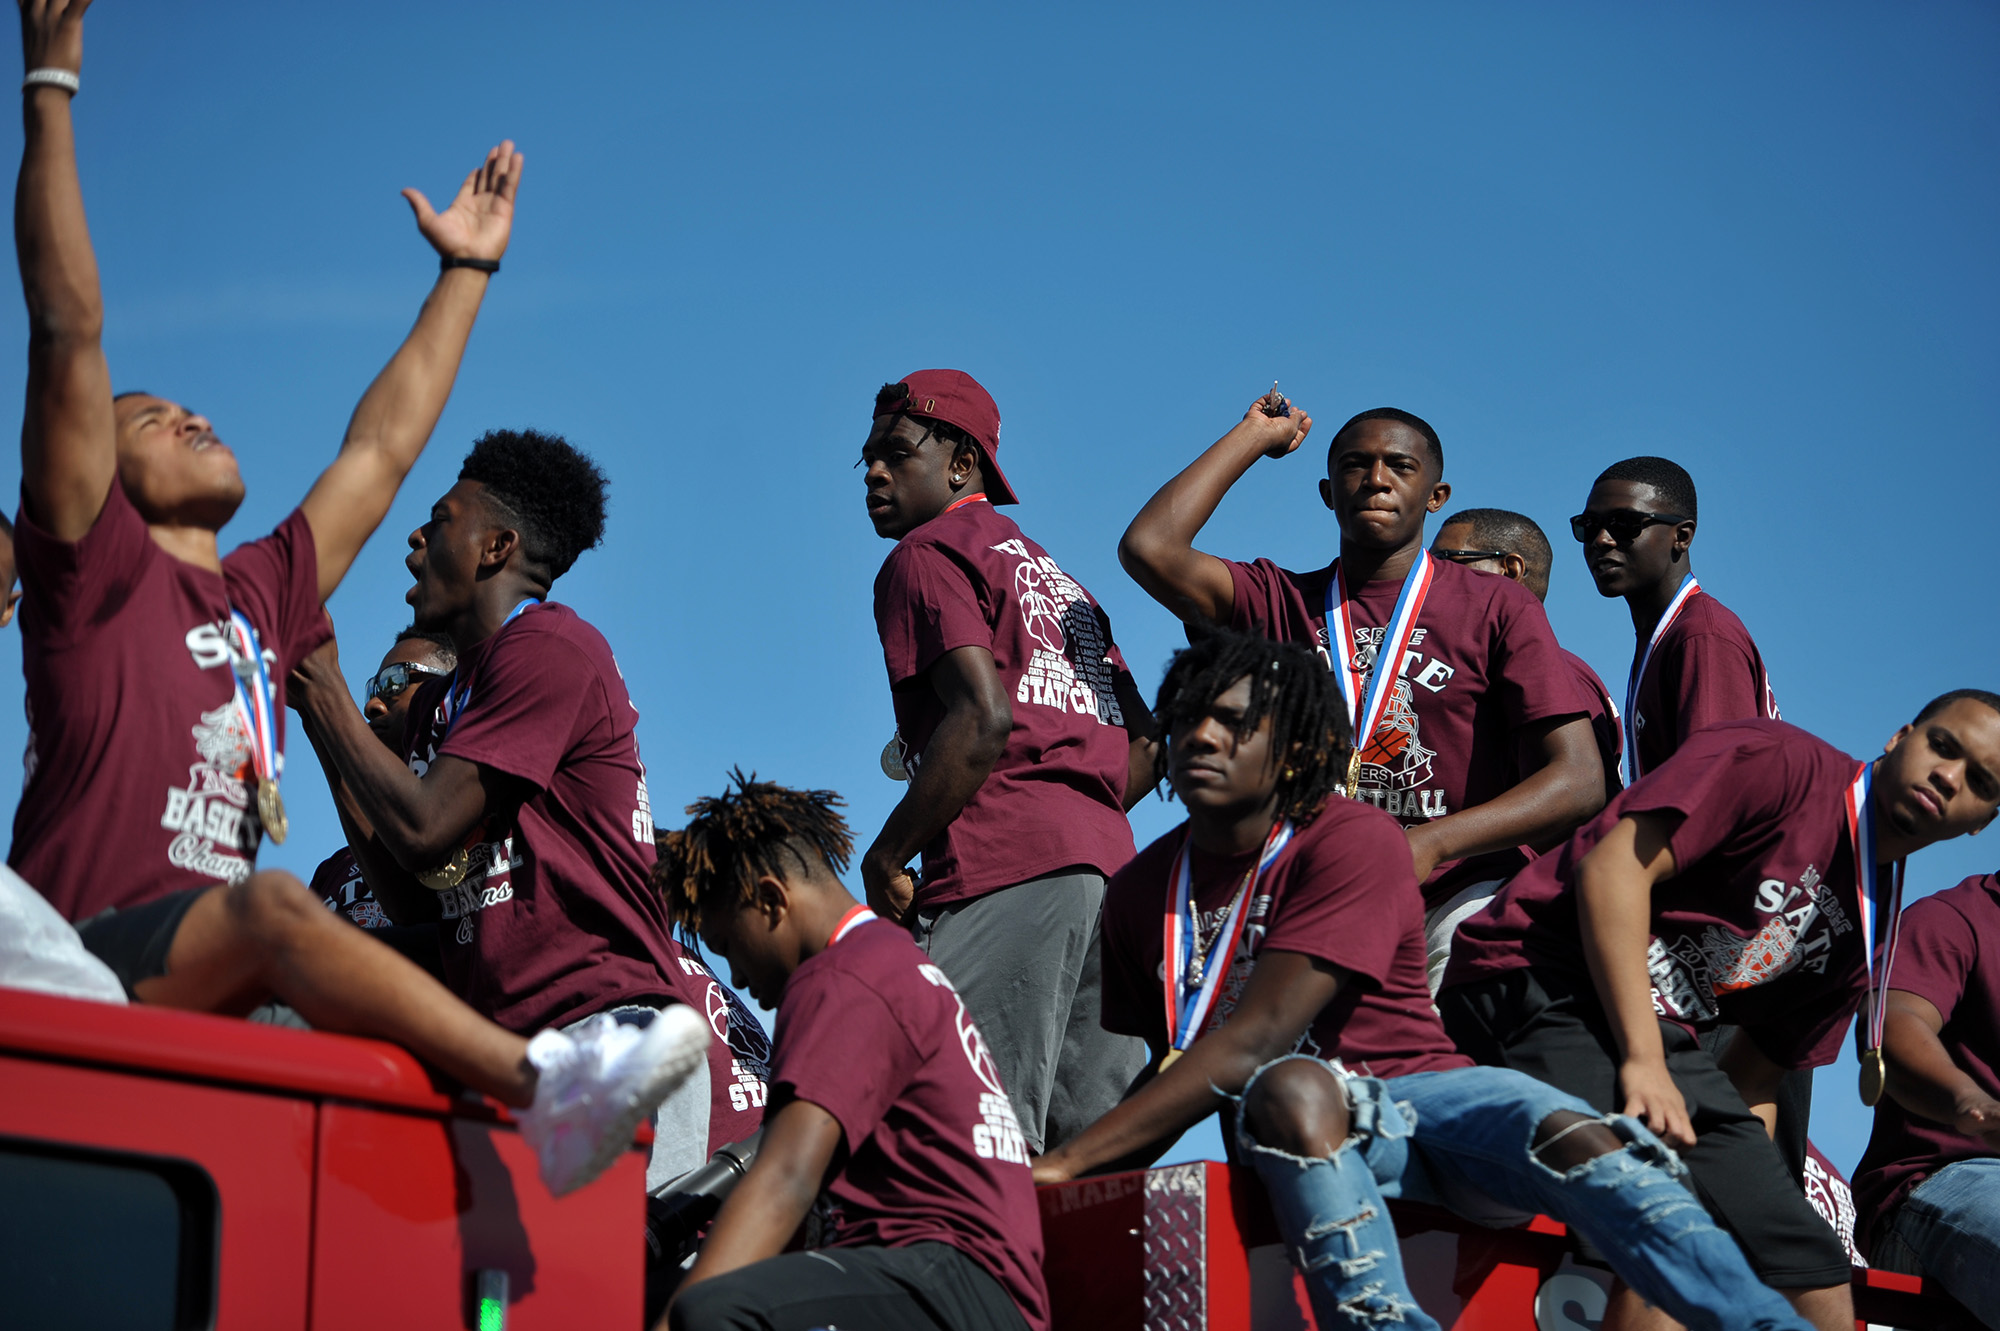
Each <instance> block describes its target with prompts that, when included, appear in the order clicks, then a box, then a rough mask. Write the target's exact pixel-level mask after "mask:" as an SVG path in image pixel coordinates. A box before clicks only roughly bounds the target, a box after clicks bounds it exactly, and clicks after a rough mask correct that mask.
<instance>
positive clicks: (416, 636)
mask: <svg viewBox="0 0 2000 1331" xmlns="http://www.w3.org/2000/svg"><path fill="white" fill-rule="evenodd" d="M406 642H427V643H429V644H430V645H431V655H432V656H434V657H436V658H437V659H438V660H439V661H440V662H442V663H443V664H444V666H445V667H446V668H447V669H450V668H451V667H454V666H456V665H457V664H458V644H457V643H455V642H453V641H452V639H451V635H450V634H449V633H446V632H445V631H444V630H443V629H420V628H418V627H417V626H416V625H415V624H412V625H410V626H409V627H408V628H406V629H404V630H403V631H402V632H401V633H398V634H397V635H396V641H395V643H394V646H397V647H401V646H402V645H403V644H404V643H406Z"/></svg>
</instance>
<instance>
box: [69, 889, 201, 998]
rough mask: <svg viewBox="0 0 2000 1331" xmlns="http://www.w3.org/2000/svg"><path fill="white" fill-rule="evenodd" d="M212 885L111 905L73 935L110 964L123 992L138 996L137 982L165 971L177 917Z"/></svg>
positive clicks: (177, 929) (185, 911)
mask: <svg viewBox="0 0 2000 1331" xmlns="http://www.w3.org/2000/svg"><path fill="white" fill-rule="evenodd" d="M214 890H215V889H214V888H212V887H190V888H187V889H186V890H184V891H180V892H171V893H169V894H167V895H166V896H163V897H157V898H155V899H154V900H152V901H148V902H146V903H144V904H143V905H138V906H126V907H122V908H120V907H113V908H112V909H110V910H104V911H99V912H98V913H97V914H95V915H93V916H91V917H90V918H89V919H87V920H85V921H84V922H83V923H82V924H79V925H77V926H76V932H77V936H78V937H79V938H81V939H83V945H84V946H85V947H87V948H89V949H90V951H91V953H92V955H94V956H95V957H96V958H97V959H98V960H99V961H101V962H103V963H104V964H105V965H107V966H109V967H110V968H111V973H112V974H114V975H116V976H117V977H118V983H120V984H122V985H124V986H125V996H126V997H127V998H130V999H132V1000H134V1001H135V1002H136V1001H137V1000H138V997H139V995H138V993H137V992H136V990H137V989H138V987H139V985H140V983H141V982H143V981H146V980H150V979H152V978H153V977H154V976H156V975H165V974H166V973H167V950H168V949H169V948H171V947H172V946H173V945H174V935H175V934H177V933H179V932H180V929H181V917H182V916H184V915H186V914H187V913H188V907H189V906H192V905H194V902H195V898H196V897H199V896H200V895H201V894H202V893H204V892H212V891H214Z"/></svg>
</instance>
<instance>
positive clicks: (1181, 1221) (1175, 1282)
mask: <svg viewBox="0 0 2000 1331" xmlns="http://www.w3.org/2000/svg"><path fill="white" fill-rule="evenodd" d="M1145 1200H1146V1213H1145V1214H1146V1220H1145V1236H1144V1243H1145V1257H1146V1322H1145V1328H1146V1331H1206V1328H1207V1326H1208V1174H1207V1167H1206V1166H1205V1165H1201V1164H1192V1165H1172V1166H1169V1167H1168V1168H1166V1169H1155V1170H1150V1171H1148V1172H1147V1174H1146V1199H1145Z"/></svg>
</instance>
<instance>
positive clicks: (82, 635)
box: [9, 0, 707, 1192]
mask: <svg viewBox="0 0 2000 1331" xmlns="http://www.w3.org/2000/svg"><path fill="white" fill-rule="evenodd" d="M86 8H88V0H22V4H21V17H22V22H21V30H22V43H23V47H24V49H25V54H26V57H27V65H28V70H29V76H28V79H27V86H26V90H25V92H24V94H23V99H22V100H23V110H24V118H25V120H26V142H25V148H24V150H23V153H22V158H21V176H20V182H19V185H18V187H17V189H16V194H15V204H16V206H15V212H14V218H15V247H16V251H17V254H18V257H19V260H20V268H21V284H22V290H23V294H24V295H25V296H26V298H27V305H28V320H29V337H28V386H27V394H26V398H27V409H26V420H25V421H24V422H23V425H22V429H21V512H20V515H19V517H18V518H17V520H16V522H15V535H16V542H17V544H16V551H17V554H18V557H19V559H20V566H21V576H22V580H23V583H24V585H25V586H26V588H27V593H28V594H27V596H26V598H25V599H24V601H23V603H22V612H21V631H22V670H23V673H24V675H25V676H26V682H27V700H28V714H29V717H30V727H31V735H32V738H31V739H30V741H29V758H28V770H27V776H26V782H25V785H24V788H23V790H22V793H21V803H20V807H19V808H18V809H17V810H16V812H15V817H14V846H13V851H12V853H11V855H10V859H9V863H10V864H11V865H12V866H13V868H14V869H15V870H16V871H17V872H19V873H20V875H21V876H22V877H23V878H24V879H26V880H27V881H29V882H31V883H33V884H34V885H35V886H36V887H37V888H39V889H40V890H41V892H42V893H43V894H44V895H45V896H47V897H48V899H49V900H50V902H51V903H53V904H54V906H55V907H56V909H57V910H58V911H60V912H61V913H62V914H63V915H64V916H65V917H66V918H68V919H70V920H71V921H73V922H75V923H76V924H77V925H78V933H79V934H80V935H81V936H82V938H83V941H84V944H85V946H87V947H89V948H90V950H91V951H92V952H94V953H96V954H97V955H98V956H99V957H100V958H102V959H103V960H104V961H105V962H106V963H107V964H108V965H109V966H110V967H111V969H112V970H113V971H114V972H115V973H116V974H117V975H118V977H119V979H120V980H121V981H122V982H123V984H124V985H125V987H126V989H127V990H128V991H129V992H130V993H131V994H132V996H133V997H134V998H135V999H137V1000H139V1001H141V1002H148V1003H158V1004H162V1005H165V1006H169V1007H181V1008H192V1009H196V1010H200V1011H211V1012H231V1013H242V1012H247V1011H249V1010H251V1009H252V1008H255V1007H257V1006H258V1005H259V1004H261V1003H262V1002H264V1001H265V1000H266V999H268V998H273V997H275V998H277V999H279V1000H281V1001H282V1002H284V1003H286V1004H288V1005H289V1006H291V1007H292V1008H294V1009H295V1010H297V1011H298V1012H299V1013H300V1014H301V1016H303V1017H304V1019H305V1020H306V1021H308V1022H310V1023H311V1024H312V1025H313V1026H315V1027H318V1028H320V1029H322V1030H330V1031H341V1032H346V1033H349V1034H356V1035H372V1036H377V1037H380V1038H382V1039H388V1040H394V1041H397V1042H398V1043H400V1044H402V1045H405V1046H406V1047H408V1048H409V1049H410V1050H411V1051H412V1052H414V1053H415V1054H417V1055H418V1056H419V1057H421V1058H424V1059H426V1060H428V1061H429V1062H431V1063H434V1064H436V1065H437V1066H438V1067H440V1068H442V1069H443V1070H444V1071H445V1072H447V1073H449V1074H451V1075H452V1076H454V1077H456V1078H458V1079H459V1080H460V1081H462V1082H464V1083H466V1084H467V1085H469V1086H472V1087H474V1088H476V1089H478V1090H481V1091H484V1092H486V1093H487V1094H489V1095H492V1096H494V1097H496V1098H497V1099H500V1100H502V1101H504V1102H505V1103H507V1104H509V1105H513V1106H516V1107H525V1108H526V1109H527V1112H526V1114H524V1115H523V1117H522V1126H523V1131H524V1132H525V1133H527V1134H528V1135H529V1137H530V1139H531V1140H533V1141H536V1142H537V1143H539V1146H540V1150H539V1155H540V1158H541V1165H542V1175H543V1178H544V1179H545V1180H546V1181H547V1182H548V1184H549V1186H550V1187H551V1189H553V1190H554V1191H557V1192H563V1191H567V1190H568V1189H570V1188H573V1187H576V1186H578V1185H579V1184H581V1183H582V1182H584V1181H587V1180H588V1179H589V1178H590V1177H592V1176H594V1174H595V1173H596V1172H598V1171H599V1170H601V1169H602V1168H603V1167H604V1166H605V1165H607V1164H608V1163H609V1162H610V1160H611V1159H612V1158H614V1157H615V1155H616V1154H617V1152H618V1151H620V1150H622V1149H624V1148H625V1147H626V1146H628V1145H629V1144H630V1142H631V1123H632V1122H633V1121H634V1120H635V1118H636V1116H637V1115H638V1114H640V1113H643V1112H644V1111H645V1110H648V1109H650V1108H651V1105H652V1103H653V1102H654V1101H655V1100H657V1098H658V1097H659V1096H661V1095H664V1094H665V1093H666V1092H667V1091H668V1090H670V1089H671V1088H672V1087H673V1086H674V1085H675V1084H677V1083H678V1082H679V1081H680V1080H681V1079H683V1078H684V1077H685V1076H686V1072H687V1068H688V1065H689V1064H690V1063H691V1062H695V1061H699V1059H700V1049H701V1042H703V1041H705V1040H706V1029H707V1028H706V1026H705V1025H704V1024H701V1023H696V1025H695V1026H694V1027H688V1026H686V1025H685V1024H680V1025H679V1028H678V1029H676V1030H672V1031H662V1032H661V1033H660V1034H659V1035H658V1036H657V1037H653V1038H638V1037H634V1036H632V1035H629V1034H622V1033H618V1032H608V1031H603V1030H594V1031H589V1032H580V1033H577V1034H576V1035H574V1036H569V1035H563V1034H560V1033H555V1032H543V1033H542V1034H539V1035H536V1036H535V1037H534V1039H532V1040H528V1039H524V1038H522V1036H521V1035H518V1034H515V1033H513V1032H510V1031H507V1030H503V1029H502V1028H501V1027H499V1026H497V1025H495V1024H493V1023H492V1022H489V1021H487V1020H485V1019H483V1018H482V1017H480V1016H479V1015H478V1014H477V1013H475V1012H473V1011H472V1009H471V1008H469V1007H467V1006H466V1005H465V1004H463V1003H460V1002H458V1001H457V1000H455V999H454V998H453V997H452V996H451V995H450V993H448V992H447V991H446V990H445V989H444V988H442V987H441V986H440V985H439V984H438V982H437V981H436V980H434V979H432V978H431V977H430V976H428V975H426V974H424V973H423V971H421V970H419V969H418V968H417V967H416V966H414V965H412V964H410V962H409V961H407V960H406V959H404V958H403V957H401V956H399V955H397V954H396V953H395V952H394V951H393V950H391V949H390V948H387V947H384V946H382V944H380V943H379V942H377V941H375V940H374V939H372V938H370V937H368V935H367V934H366V933H365V932H364V931H362V930H359V929H353V928H349V927H348V926H347V925H346V924H345V923H344V922H342V921H340V920H337V919H335V918H334V917H333V916H332V914H331V913H330V912H328V911H327V910H326V909H325V908H324V907H323V906H321V905H320V903H319V900H318V899H317V898H316V897H314V896H313V895H312V893H311V892H310V891H309V890H308V889H307V888H306V886H305V885H304V884H303V883H301V882H299V881H298V879H297V878H295V877H293V876H292V875H290V874H287V873H283V872H279V871H275V870H269V871H264V872H258V871H257V868H256V856H257V849H258V846H259V844H260V843H261V842H262V840H263V838H264V837H265V836H266V835H270V836H271V837H272V838H273V839H274V840H277V839H282V838H283V836H284V833H285V818H284V809H283V804H282V802H281V799H280V797H279V789H278V779H279V777H280V776H281V774H282V773H281V771H280V766H281V760H282V757H283V744H282V740H283V736H282V731H281V727H282V725H283V722H284V704H285V695H286V675H287V673H288V672H289V671H290V670H291V669H292V667H293V666H294V665H295V664H297V663H298V661H299V660H300V659H301V658H302V657H303V656H304V655H305V654H306V653H307V652H309V651H310V650H311V649H312V648H313V647H314V646H315V645H316V644H318V643H319V642H320V641H321V640H322V639H324V638H325V637H326V635H327V626H326V617H325V614H324V612H323V610H322V606H323V604H324V603H325V601H326V598H327V597H328V596H330V595H331V594H332V593H333V590H334V588H335V587H336V586H338V585H339V583H340V580H341V578H342V577H343V576H344V575H345V574H346V572H347V570H348V568H349V566H350V565H352V564H353V562H354V558H355V556H356V554H358V553H359V551H360V549H361V546H362V544H363V543H364V542H365V541H366V540H367V539H368V537H369V535H370V534H371V533H372V532H373V531H374V530H375V527H376V526H377V524H379V523H380V522H381V520H382V518H383V516H384V515H385V514H386V513H387V512H388V509H389V504H390V502H391V501H392V500H393V499H394V498H395V494H396V490H397V487H398V486H399V485H401V483H402V481H403V478H404V477H405V476H406V475H408V473H409V470H410V468H411V466H413V465H414V464H415V462H416V460H417V456H418V454H419V453H420V452H421V451H422V449H423V446H424V443H425V441H426V440H428V439H429V437H430V433H431V429H432V427H433V426H435V425H436V423H437V418H438V414H439V412H440V411H442V410H443V408H444V403H445V399H446V397H447V396H448V395H449V393H450V390H451V384H452V380H453V378H454V377H455V376H456V375H457V373H458V363H459V358H460V355H461V353H462V352H463V351H464V349H465V341H466V337H467V335H468V334H469V333H470V332H471V329H472V323H473V318H474V316H475V315H476V314H477V313H478V310H479V304H480V300H481V298H482V297H483V296H484V294H485V291H486V287H487V283H488V282H489V281H490V278H489V276H488V274H489V273H490V272H491V271H492V270H494V269H495V268H497V266H498V263H499V260H500V256H501V254H502V253H503V252H504V251H505V250H506V248H507V237H508V233H509V231H510V229H511V226H512V220H513V211H514V193H515V189H516V186H517V184H518V182H519V179H520V174H521V155H520V154H519V153H517V152H515V151H514V147H513V144H511V143H503V144H501V145H499V146H498V147H496V148H494V149H493V150H492V151H491V152H489V153H488V154H487V156H486V160H485V162H484V163H483V164H482V165H480V166H479V167H478V168H477V169H475V170H474V171H473V172H472V174H471V175H469V176H467V177H466V180H465V184H464V185H463V186H462V187H461V188H460V190H459V192H458V197H457V198H456V199H455V200H454V201H453V202H452V205H451V206H450V207H449V208H447V209H446V210H445V211H444V212H442V213H437V212H433V211H432V209H431V206H430V204H429V203H428V202H427V201H426V200H425V199H424V197H423V196H422V195H421V194H419V193H417V192H416V191H415V190H407V191H405V195H406V197H407V198H408V199H409V202H410V206H411V209H412V210H413V211H414V212H415V214H416V219H417V228H418V230H419V231H420V232H421V233H422V234H423V236H424V238H425V240H427V241H428V242H429V243H430V244H431V245H432V246H433V247H434V248H435V249H436V250H437V252H438V254H439V255H440V256H441V262H442V264H443V271H442V273H441V274H440V276H439V278H438V281H437V284H436V286H435V287H434V288H433V289H432V291H431V294H430V296H429V298H428V299H426V301H425V302H424V306H423V310H422V312H421V313H420V314H419V315H418V316H417V323H416V327H415V328H414V329H412V330H411V332H410V335H409V337H408V338H407V339H406V340H405V341H404V343H403V345H402V347H401V348H400V349H399V350H398V351H397V352H396V354H395V356H394V357H393V358H392V359H391V360H390V362H389V364H388V366H387V367H386V368H385V369H384V370H383V371H382V372H381V374H379V375H378V376H377V377H376V379H375V382H374V383H373V384H372V385H370V387H369V389H368V391H367V393H366V394H364V395H363V397H362V399H361V402H360V405H358V406H357V407H356V408H355V410H354V416H353V418H352V419H351V420H350V421H349V423H348V427H347V436H346V438H345V439H344V440H343V441H342V444H341V449H340V453H339V455H338V456H337V457H336V458H335V459H334V460H333V463H332V464H331V465H330V466H329V467H328V468H327V469H326V471H325V472H323V473H322V474H321V476H320V478H319V480H318V481H317V482H316V483H315V484H314V485H313V488H312V490H311V491H310V492H309V493H308V494H307V495H306V497H305V499H304V500H303V501H302V502H301V503H300V505H299V506H298V508H296V509H294V510H293V511H292V514H291V516H289V517H287V518H286V519H285V520H284V521H283V522H282V523H280V524H279V526H278V528H277V530H276V531H275V532H273V533H272V534H271V535H269V536H267V537H264V538H263V539H261V540H256V541H251V542H249V543H247V544H245V545H242V546H240V547H238V548H237V549H236V550H235V551H234V552H232V553H231V554H230V555H229V556H228V557H227V558H224V557H222V555H221V553H220V551H219V549H218V546H217V540H216V536H217V533H218V532H219V531H220V530H221V528H222V526H223V524H225V523H226V522H228V521H229V519H230V517H231V516H232V515H233V514H234V513H235V512H236V510H237V507H238V506H239V505H240V504H241V503H242V500H243V480H242V477H241V475H240V474H239V472H238V470H237V464H236V457H235V455H234V454H233V453H231V452H230V451H229V449H228V448H226V447H224V446H223V444H222V443H221V441H220V440H218V439H217V438H216V435H215V431H214V428H213V427H212V426H211V425H210V423H209V421H208V420H207V418H205V417H203V416H201V415H198V414H197V413H195V412H192V411H190V410H188V409H187V408H185V407H183V406H180V405H178V404H176V403H174V402H170V401H168V400H167V399H165V398H162V397H158V396H155V395H153V394H151V393H134V392H128V393H122V394H119V395H118V396H117V397H115V398H114V397H113V395H112V392H111V379H110V371H109V368H108V367H107V364H106V361H105V356H104V347H103V341H102V330H103V323H104V306H103V299H102V296H101V295H100V293H99V290H98V281H97V261H96V258H95V256H94V255H93V253H92V251H91V245H90V233H89V228H88V225H87V224H86V222H85V218H84V208H83V194H82V188H81V185H80V184H79V182H78V179H77V167H76V147H75V134H74V129H73V126H72V124H71V120H70V98H71V96H72V95H73V94H74V93H75V91H76V89H77V86H78V79H77V70H78V69H79V67H80V66H81V64H82V58H83V13H84V10H85V9H86ZM343 692H344V690H343ZM347 705H348V707H349V708H350V709H351V708H352V707H353V703H352V702H351V701H349V702H348V704H347ZM369 742H370V743H374V741H373V739H372V737H371V739H370V741H369ZM376 747H377V748H378V750H379V748H380V746H379V745H377V746H376Z"/></svg>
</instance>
